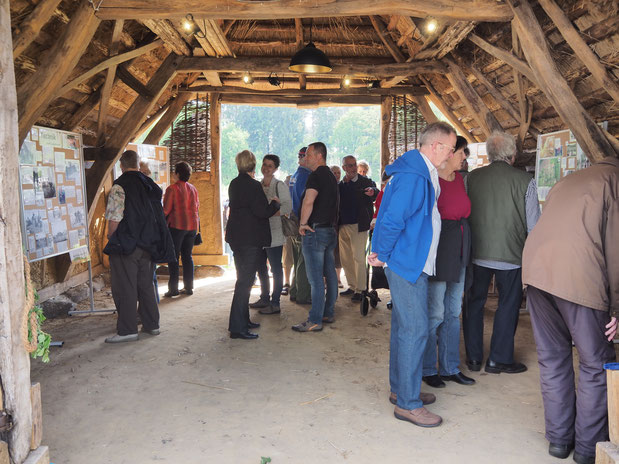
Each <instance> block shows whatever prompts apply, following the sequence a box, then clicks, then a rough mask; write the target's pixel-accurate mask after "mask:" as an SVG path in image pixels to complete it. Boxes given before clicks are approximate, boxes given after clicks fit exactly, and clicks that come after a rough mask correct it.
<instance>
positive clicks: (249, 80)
mask: <svg viewBox="0 0 619 464" xmlns="http://www.w3.org/2000/svg"><path fill="white" fill-rule="evenodd" d="M243 82H245V83H246V84H253V83H254V79H253V78H252V77H251V74H249V73H245V74H243Z"/></svg>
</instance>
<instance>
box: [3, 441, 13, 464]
mask: <svg viewBox="0 0 619 464" xmlns="http://www.w3.org/2000/svg"><path fill="white" fill-rule="evenodd" d="M0 464H11V460H10V458H9V445H8V444H7V442H6V441H2V440H0Z"/></svg>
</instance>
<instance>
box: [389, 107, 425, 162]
mask: <svg viewBox="0 0 619 464" xmlns="http://www.w3.org/2000/svg"><path fill="white" fill-rule="evenodd" d="M426 125H427V122H426V120H425V119H424V118H423V116H422V115H421V112H420V111H419V109H418V108H417V105H416V104H415V103H413V102H412V101H411V100H410V98H407V97H406V96H402V95H396V96H394V97H393V106H392V108H391V124H390V128H389V151H390V152H391V159H390V162H393V161H394V160H395V158H397V157H398V156H401V155H403V154H404V153H406V152H407V151H409V150H413V149H415V148H419V145H418V139H419V134H420V133H421V131H422V130H423V129H424V127H426Z"/></svg>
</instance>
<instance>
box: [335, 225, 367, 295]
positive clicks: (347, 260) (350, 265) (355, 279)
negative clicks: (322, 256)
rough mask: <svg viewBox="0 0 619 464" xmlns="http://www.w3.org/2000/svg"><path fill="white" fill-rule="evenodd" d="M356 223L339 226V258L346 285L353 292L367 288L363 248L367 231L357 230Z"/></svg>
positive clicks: (365, 243)
mask: <svg viewBox="0 0 619 464" xmlns="http://www.w3.org/2000/svg"><path fill="white" fill-rule="evenodd" d="M358 229H359V225H358V224H344V225H341V226H340V260H341V261H342V267H343V268H344V274H345V275H346V281H347V282H348V286H349V287H350V288H351V289H352V290H354V291H355V292H362V291H363V290H367V277H366V262H365V248H366V245H367V241H368V231H367V230H366V231H365V232H359V231H358Z"/></svg>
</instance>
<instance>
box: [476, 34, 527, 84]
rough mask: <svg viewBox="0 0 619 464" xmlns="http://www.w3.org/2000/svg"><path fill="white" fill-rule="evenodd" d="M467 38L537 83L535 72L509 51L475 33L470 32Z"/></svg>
mask: <svg viewBox="0 0 619 464" xmlns="http://www.w3.org/2000/svg"><path fill="white" fill-rule="evenodd" d="M469 40H470V41H471V42H473V43H474V44H475V45H477V46H478V47H479V48H481V49H482V50H483V51H485V52H486V53H488V54H489V55H492V56H494V57H495V58H498V59H499V60H501V61H503V62H504V63H506V64H508V65H510V66H511V67H512V68H514V69H516V70H518V72H519V73H520V74H522V75H523V76H526V77H527V78H528V79H529V80H530V81H531V82H533V83H534V84H536V85H537V81H536V79H537V78H536V77H535V74H534V73H533V71H531V68H530V67H529V65H528V64H527V63H526V62H524V61H522V60H521V59H519V58H518V57H516V56H514V55H513V54H511V53H510V52H508V51H506V50H503V49H502V48H499V47H496V46H494V45H492V44H491V43H488V42H486V41H485V40H484V39H482V38H481V37H479V36H478V35H476V34H471V35H470V36H469Z"/></svg>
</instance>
